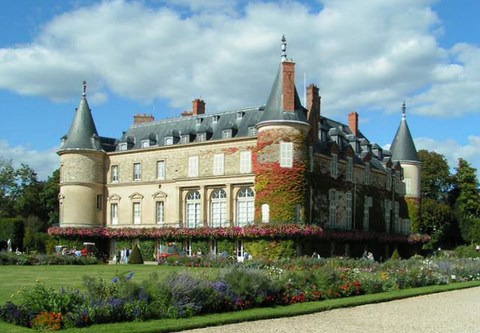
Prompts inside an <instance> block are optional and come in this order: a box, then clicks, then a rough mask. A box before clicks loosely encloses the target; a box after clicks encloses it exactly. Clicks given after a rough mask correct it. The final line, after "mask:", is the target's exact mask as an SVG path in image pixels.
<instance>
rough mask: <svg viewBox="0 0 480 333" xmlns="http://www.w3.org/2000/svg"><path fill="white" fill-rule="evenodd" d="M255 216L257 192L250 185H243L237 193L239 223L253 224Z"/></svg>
mask: <svg viewBox="0 0 480 333" xmlns="http://www.w3.org/2000/svg"><path fill="white" fill-rule="evenodd" d="M254 216H255V193H254V192H253V190H252V189H251V188H249V187H243V188H241V189H240V190H239V191H238V195H237V225H238V226H239V227H244V226H246V225H249V224H253V219H254Z"/></svg>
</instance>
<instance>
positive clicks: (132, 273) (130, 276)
mask: <svg viewBox="0 0 480 333" xmlns="http://www.w3.org/2000/svg"><path fill="white" fill-rule="evenodd" d="M134 275H135V272H130V273H128V275H127V276H126V277H125V281H128V280H130V279H131V278H133V276H134Z"/></svg>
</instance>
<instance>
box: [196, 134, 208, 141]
mask: <svg viewBox="0 0 480 333" xmlns="http://www.w3.org/2000/svg"><path fill="white" fill-rule="evenodd" d="M206 140H207V133H198V134H197V142H203V141H206Z"/></svg>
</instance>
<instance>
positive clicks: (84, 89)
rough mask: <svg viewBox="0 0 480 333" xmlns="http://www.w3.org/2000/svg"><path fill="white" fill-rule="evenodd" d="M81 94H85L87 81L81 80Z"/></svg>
mask: <svg viewBox="0 0 480 333" xmlns="http://www.w3.org/2000/svg"><path fill="white" fill-rule="evenodd" d="M82 96H83V97H85V96H87V82H86V81H85V80H84V81H83V82H82Z"/></svg>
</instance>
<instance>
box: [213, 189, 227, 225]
mask: <svg viewBox="0 0 480 333" xmlns="http://www.w3.org/2000/svg"><path fill="white" fill-rule="evenodd" d="M210 212H211V220H212V227H215V228H218V227H224V226H225V225H226V222H227V193H226V192H225V191H224V190H223V189H218V190H215V191H213V192H212V196H211V203H210Z"/></svg>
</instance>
